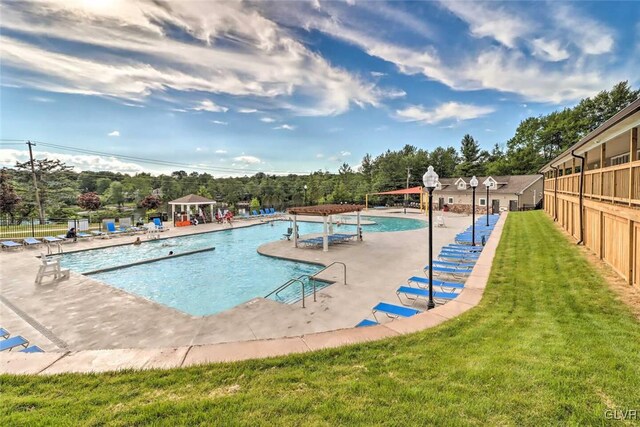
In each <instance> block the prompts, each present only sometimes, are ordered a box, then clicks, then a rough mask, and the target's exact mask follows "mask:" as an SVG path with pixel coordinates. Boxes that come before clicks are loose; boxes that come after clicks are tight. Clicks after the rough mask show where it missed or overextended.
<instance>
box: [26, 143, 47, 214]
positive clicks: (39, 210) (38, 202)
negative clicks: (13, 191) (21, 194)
mask: <svg viewBox="0 0 640 427" xmlns="http://www.w3.org/2000/svg"><path fill="white" fill-rule="evenodd" d="M27 145H28V146H29V159H30V161H31V176H32V177H33V189H34V190H35V192H36V204H37V205H38V216H39V217H40V224H44V212H42V203H40V191H38V179H37V178H36V167H35V165H34V161H33V151H32V149H31V147H32V146H33V147H35V145H36V144H34V143H33V142H31V141H27Z"/></svg>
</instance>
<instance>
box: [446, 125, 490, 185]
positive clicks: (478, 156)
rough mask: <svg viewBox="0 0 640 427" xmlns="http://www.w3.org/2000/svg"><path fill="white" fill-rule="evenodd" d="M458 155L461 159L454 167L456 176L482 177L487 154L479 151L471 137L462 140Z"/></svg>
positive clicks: (467, 136) (477, 145) (478, 146)
mask: <svg viewBox="0 0 640 427" xmlns="http://www.w3.org/2000/svg"><path fill="white" fill-rule="evenodd" d="M460 154H461V157H462V158H461V162H460V163H459V164H458V166H457V167H456V170H455V172H456V175H458V176H465V177H469V176H473V175H476V176H481V175H484V168H485V165H484V162H485V160H486V158H487V155H488V153H487V152H486V151H482V150H480V145H479V144H478V142H477V141H476V140H475V139H474V138H473V137H472V136H471V135H469V134H466V135H465V136H464V137H463V138H462V141H461V148H460ZM434 169H435V168H434Z"/></svg>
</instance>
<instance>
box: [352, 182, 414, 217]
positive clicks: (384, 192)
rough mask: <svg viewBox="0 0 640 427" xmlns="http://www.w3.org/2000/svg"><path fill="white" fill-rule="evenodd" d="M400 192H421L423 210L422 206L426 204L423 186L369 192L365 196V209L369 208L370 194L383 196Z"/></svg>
mask: <svg viewBox="0 0 640 427" xmlns="http://www.w3.org/2000/svg"><path fill="white" fill-rule="evenodd" d="M399 194H419V195H420V211H422V206H424V200H423V197H424V190H423V188H422V187H419V186H418V187H411V188H402V189H400V190H392V191H383V192H380V193H369V194H365V196H364V205H365V210H369V196H374V195H375V196H382V195H388V196H391V195H399Z"/></svg>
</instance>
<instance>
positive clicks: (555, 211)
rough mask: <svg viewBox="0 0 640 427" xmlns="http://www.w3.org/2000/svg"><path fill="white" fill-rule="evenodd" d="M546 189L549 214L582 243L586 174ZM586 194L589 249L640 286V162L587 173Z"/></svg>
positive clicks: (562, 179)
mask: <svg viewBox="0 0 640 427" xmlns="http://www.w3.org/2000/svg"><path fill="white" fill-rule="evenodd" d="M556 184H557V191H556ZM544 188H545V196H544V198H545V204H544V206H545V211H546V212H547V213H548V214H549V215H550V216H552V217H553V218H556V217H557V221H558V223H559V224H560V226H562V228H564V229H565V230H566V231H567V232H568V233H569V234H571V235H572V236H573V237H574V238H576V239H579V238H580V203H579V188H580V173H573V174H571V175H566V176H561V177H558V178H557V179H556V178H547V179H545V182H544ZM556 194H557V200H556ZM583 195H584V197H583V212H582V213H583V222H582V224H583V234H582V238H583V242H584V245H585V246H586V247H588V248H589V249H591V250H592V251H593V252H595V254H596V255H598V256H599V257H600V259H602V260H604V261H605V262H606V263H608V264H609V265H610V266H611V267H612V268H613V269H614V270H615V271H616V272H618V274H620V275H621V276H622V277H623V278H624V279H625V280H627V282H628V283H629V284H631V285H633V286H640V161H633V162H630V163H625V164H622V165H617V166H609V167H605V168H602V169H596V170H591V171H585V172H584V189H583Z"/></svg>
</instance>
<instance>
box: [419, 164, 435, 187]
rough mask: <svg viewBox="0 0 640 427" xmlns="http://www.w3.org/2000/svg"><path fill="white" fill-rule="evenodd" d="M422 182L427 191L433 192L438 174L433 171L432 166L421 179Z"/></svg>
mask: <svg viewBox="0 0 640 427" xmlns="http://www.w3.org/2000/svg"><path fill="white" fill-rule="evenodd" d="M422 181H423V182H424V186H425V187H426V188H427V189H428V190H433V189H434V188H436V187H437V185H438V174H437V173H436V171H434V170H433V166H429V167H428V168H427V171H426V172H425V174H424V176H423V177H422Z"/></svg>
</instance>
